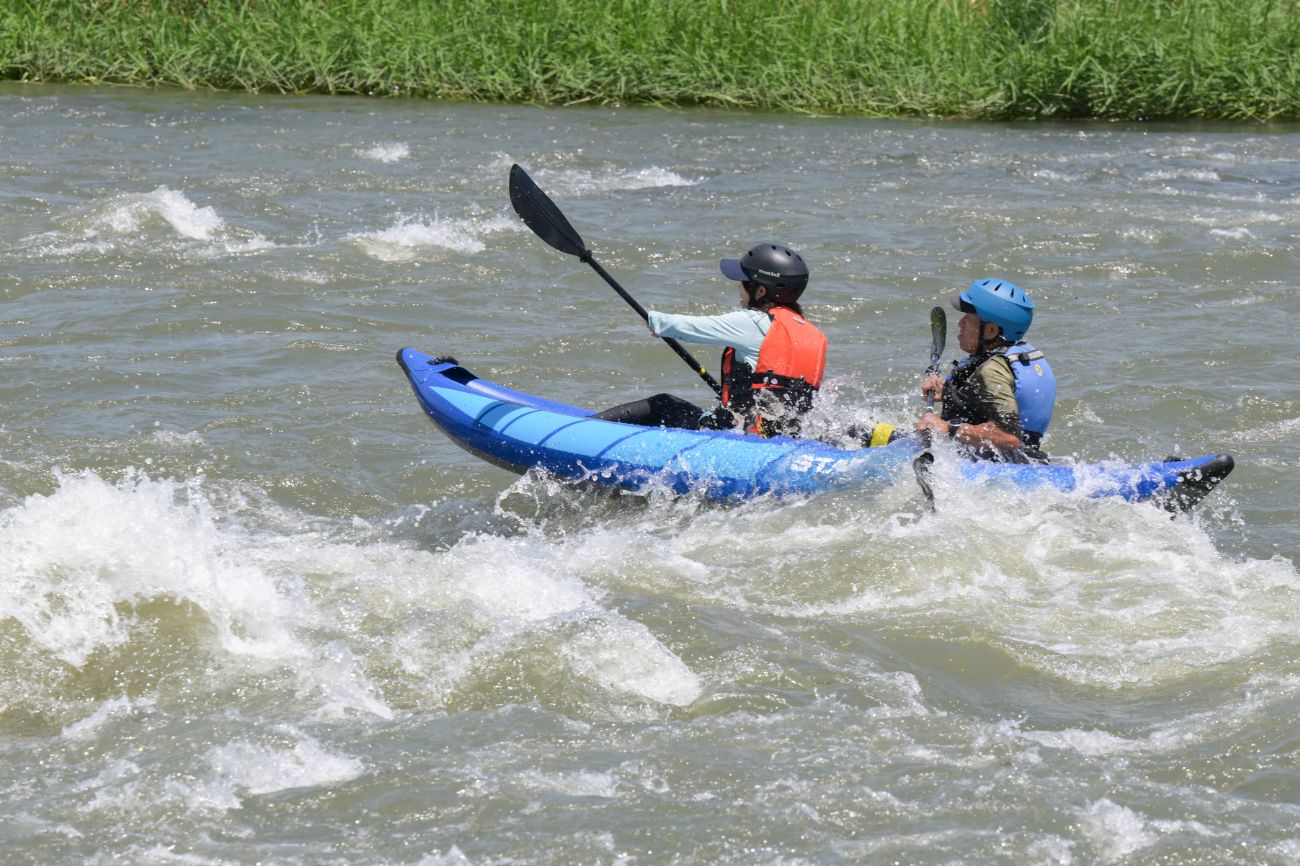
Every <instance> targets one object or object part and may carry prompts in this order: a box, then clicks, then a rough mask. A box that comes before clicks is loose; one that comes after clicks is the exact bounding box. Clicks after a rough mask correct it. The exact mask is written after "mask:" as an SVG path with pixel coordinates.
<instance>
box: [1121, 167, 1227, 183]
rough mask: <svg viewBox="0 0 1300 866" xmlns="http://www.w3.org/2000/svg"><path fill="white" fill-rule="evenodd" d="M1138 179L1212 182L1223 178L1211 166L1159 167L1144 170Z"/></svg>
mask: <svg viewBox="0 0 1300 866" xmlns="http://www.w3.org/2000/svg"><path fill="white" fill-rule="evenodd" d="M1139 179H1140V180H1146V181H1171V180H1195V181H1204V182H1214V181H1220V180H1223V177H1222V176H1221V175H1220V174H1219V173H1218V172H1217V171H1215V170H1214V169H1212V168H1161V169H1156V170H1155V171H1148V172H1145V173H1143V174H1142V175H1141V177H1140V178H1139Z"/></svg>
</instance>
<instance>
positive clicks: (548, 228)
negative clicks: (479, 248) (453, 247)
mask: <svg viewBox="0 0 1300 866" xmlns="http://www.w3.org/2000/svg"><path fill="white" fill-rule="evenodd" d="M510 203H511V204H512V205H514V208H515V213H517V214H519V216H520V217H521V218H522V219H523V221H524V223H525V224H526V225H527V226H528V227H529V228H530V229H532V230H533V232H534V234H536V235H537V236H538V237H539V238H541V239H542V240H544V241H546V243H548V244H550V245H551V246H552V247H554V248H555V249H557V250H559V251H560V252H562V253H567V254H568V255H571V256H577V257H578V261H581V262H586V263H587V264H589V265H591V267H592V269H593V270H595V272H596V273H598V274H600V276H601V278H602V279H603V280H604V281H605V282H607V283H609V285H610V287H611V288H613V289H614V291H616V292H618V294H619V297H621V298H622V299H623V300H625V301H627V303H628V305H629V306H631V307H632V309H634V310H636V311H637V314H638V315H640V316H641V318H642V319H643V320H645V321H647V322H648V321H649V320H650V315H649V314H648V313H647V312H646V311H645V308H644V307H642V306H641V305H640V304H638V303H637V302H636V298H634V297H632V296H631V295H629V294H628V293H627V292H626V291H625V290H624V289H623V287H622V286H620V285H619V284H618V283H617V282H616V281H615V280H614V278H613V277H611V276H610V275H609V272H607V271H606V270H605V269H604V268H602V267H601V266H600V263H599V262H597V261H596V260H595V259H594V258H592V257H591V250H589V249H587V245H586V244H584V243H583V242H582V237H581V236H580V235H579V234H578V233H577V231H575V230H574V228H573V226H571V225H569V221H568V220H567V219H565V218H564V214H563V213H561V212H560V209H559V208H558V207H556V206H555V202H553V201H551V199H550V197H549V196H548V195H547V194H546V193H544V192H542V190H541V187H539V186H538V185H537V184H535V183H533V179H532V178H531V177H529V176H528V172H526V171H524V169H523V167H522V166H520V165H512V166H510ZM659 339H661V340H663V341H664V342H665V343H667V344H668V347H669V348H670V349H672V350H673V351H674V352H676V353H677V357H679V358H681V359H682V360H683V361H685V362H686V363H687V364H689V365H690V368H691V369H692V370H694V371H695V372H696V373H698V374H699V377H700V378H701V379H703V380H704V382H705V384H706V385H708V386H709V387H710V388H712V389H713V393H715V394H717V395H718V396H719V397H721V396H722V386H721V385H719V384H718V382H717V380H716V379H714V378H713V377H712V376H710V375H709V371H708V370H706V369H704V367H703V366H701V365H700V362H699V361H697V360H695V359H694V358H692V357H691V353H690V352H687V351H686V350H685V349H683V348H682V345H681V343H678V342H677V341H676V340H673V339H671V338H669V337H660V338H659Z"/></svg>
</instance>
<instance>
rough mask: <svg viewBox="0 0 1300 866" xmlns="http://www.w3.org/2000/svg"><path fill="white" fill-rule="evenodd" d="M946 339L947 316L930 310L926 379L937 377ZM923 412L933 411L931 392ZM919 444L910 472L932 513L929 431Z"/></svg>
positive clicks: (932, 394)
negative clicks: (918, 450) (918, 452)
mask: <svg viewBox="0 0 1300 866" xmlns="http://www.w3.org/2000/svg"><path fill="white" fill-rule="evenodd" d="M947 339H948V315H947V313H945V312H944V311H943V307H935V308H933V309H932V310H930V366H929V367H926V368H925V374H926V376H927V377H929V376H936V375H938V373H939V356H940V355H942V354H943V344H944V343H945V342H946V341H947ZM925 411H926V412H933V411H934V393H933V392H931V393H929V394H926V395H925ZM921 442H922V443H924V445H925V450H924V451H922V452H921V453H920V454H918V455H916V459H915V460H913V461H912V470H913V471H914V472H915V473H916V483H917V484H919V485H920V487H921V492H922V493H924V494H925V501H926V504H927V505H929V506H930V510H931V511H934V490H933V489H931V487H930V464H931V463H933V462H934V455H933V454H932V453H930V446H931V445H932V444H934V443H933V437H932V436H931V435H930V431H929V430H922V431H921Z"/></svg>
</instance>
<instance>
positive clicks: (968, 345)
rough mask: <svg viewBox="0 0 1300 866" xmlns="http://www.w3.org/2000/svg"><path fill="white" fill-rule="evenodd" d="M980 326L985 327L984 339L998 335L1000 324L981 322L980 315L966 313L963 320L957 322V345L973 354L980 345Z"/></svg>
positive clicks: (967, 352) (968, 353)
mask: <svg viewBox="0 0 1300 866" xmlns="http://www.w3.org/2000/svg"><path fill="white" fill-rule="evenodd" d="M980 328H983V329H984V339H986V340H991V339H993V338H994V337H996V336H997V335H998V334H997V331H998V326H997V325H993V324H990V323H987V322H981V321H980V317H979V316H977V315H975V314H974V313H965V314H963V315H962V317H961V320H960V321H958V322H957V345H958V346H961V350H962V351H963V352H965V353H966V354H967V355H970V354H973V353H974V352H975V350H976V349H978V348H979V347H980Z"/></svg>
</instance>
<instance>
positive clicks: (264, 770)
mask: <svg viewBox="0 0 1300 866" xmlns="http://www.w3.org/2000/svg"><path fill="white" fill-rule="evenodd" d="M207 762H208V764H209V765H210V766H211V767H212V770H213V772H214V773H216V774H217V776H218V777H219V778H221V779H223V780H225V781H226V782H227V783H228V784H229V785H230V786H231V788H232V789H234V790H235V791H237V792H240V793H243V794H246V795H252V796H257V795H260V794H272V793H275V792H276V791H287V790H289V789H291V788H309V787H311V788H318V787H329V786H332V785H339V784H342V783H344V782H350V781H352V780H353V779H356V778H357V777H359V776H360V775H361V774H362V773H363V772H365V765H364V764H362V763H361V761H359V760H357V759H356V758H352V757H350V756H348V755H342V754H335V753H333V752H330V751H328V750H327V749H325V748H324V747H322V746H321V744H320V743H318V742H316V741H315V740H314V739H312V738H311V737H308V736H305V735H301V734H298V735H296V741H295V742H294V743H293V744H292V745H289V746H268V745H261V744H257V743H250V742H247V741H245V740H236V741H234V742H232V743H229V744H227V745H224V746H217V747H215V748H213V749H209V750H208V753H207Z"/></svg>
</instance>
